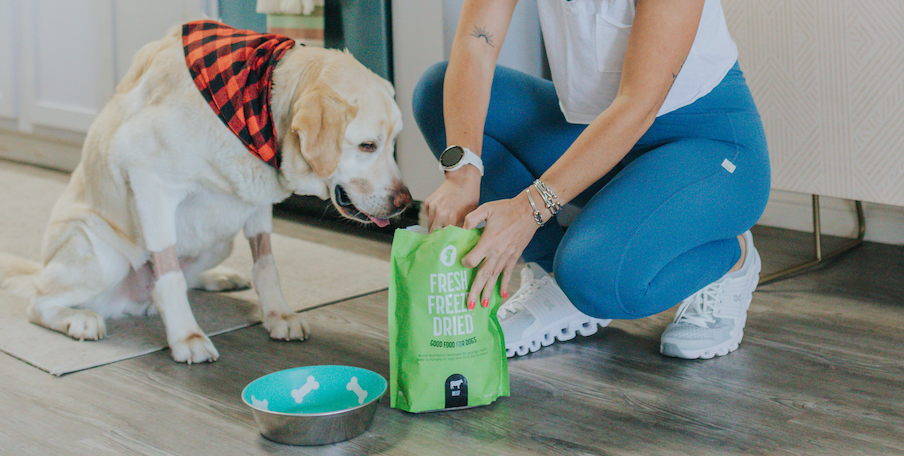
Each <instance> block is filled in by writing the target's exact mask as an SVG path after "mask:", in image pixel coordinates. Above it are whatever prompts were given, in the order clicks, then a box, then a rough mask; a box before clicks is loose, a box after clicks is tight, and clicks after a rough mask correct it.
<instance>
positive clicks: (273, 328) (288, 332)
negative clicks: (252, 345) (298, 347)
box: [264, 313, 311, 340]
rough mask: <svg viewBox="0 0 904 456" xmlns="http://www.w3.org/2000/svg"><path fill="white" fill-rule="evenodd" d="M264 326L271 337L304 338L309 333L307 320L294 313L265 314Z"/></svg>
mask: <svg viewBox="0 0 904 456" xmlns="http://www.w3.org/2000/svg"><path fill="white" fill-rule="evenodd" d="M264 328H266V329H267V331H270V338H271V339H278V340H305V339H307V338H308V337H309V336H310V335H311V329H310V327H309V326H308V322H307V321H306V320H305V319H304V318H303V317H302V316H301V315H298V314H295V313H289V314H284V315H279V314H269V315H266V316H264Z"/></svg>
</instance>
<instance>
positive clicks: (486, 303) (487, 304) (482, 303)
mask: <svg viewBox="0 0 904 456" xmlns="http://www.w3.org/2000/svg"><path fill="white" fill-rule="evenodd" d="M480 305H482V306H484V307H487V306H489V305H490V300H489V299H484V300H483V302H481V303H480Z"/></svg>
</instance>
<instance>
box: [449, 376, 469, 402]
mask: <svg viewBox="0 0 904 456" xmlns="http://www.w3.org/2000/svg"><path fill="white" fill-rule="evenodd" d="M467 406H468V379H467V378H465V376H464V375H461V374H452V375H450V376H449V378H447V379H446V408H456V407H467Z"/></svg>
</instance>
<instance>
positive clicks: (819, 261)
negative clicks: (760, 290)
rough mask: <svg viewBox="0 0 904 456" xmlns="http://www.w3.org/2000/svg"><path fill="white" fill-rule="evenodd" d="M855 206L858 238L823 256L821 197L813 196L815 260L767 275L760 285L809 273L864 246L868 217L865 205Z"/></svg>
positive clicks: (762, 278) (857, 204) (856, 204)
mask: <svg viewBox="0 0 904 456" xmlns="http://www.w3.org/2000/svg"><path fill="white" fill-rule="evenodd" d="M854 205H855V206H856V209H857V224H858V228H857V238H856V239H851V240H849V241H848V242H845V243H844V245H842V246H840V247H838V248H837V249H835V250H832V251H831V252H828V253H826V254H825V255H823V253H822V227H821V225H820V222H819V195H813V249H814V251H815V253H816V255H815V258H814V259H812V260H809V261H805V262H803V263H800V264H796V265H794V266H791V267H788V268H785V269H782V270H780V271H776V272H773V273H770V274H767V275H764V276H762V277H760V283H759V284H760V285H765V284H767V283H772V282H776V281H779V280H782V279H787V278H789V277H791V276H793V275H796V274H799V273H802V272H805V271H808V270H810V269H813V268H816V267H817V266H822V265H823V264H825V263H827V262H828V261H830V260H832V259H833V258H835V257H837V256H839V255H841V254H843V253H847V252H849V251H851V250H853V249H855V248H857V247H859V246H860V245H861V244H863V236H864V235H865V234H866V217H865V216H864V215H863V203H862V202H860V201H854Z"/></svg>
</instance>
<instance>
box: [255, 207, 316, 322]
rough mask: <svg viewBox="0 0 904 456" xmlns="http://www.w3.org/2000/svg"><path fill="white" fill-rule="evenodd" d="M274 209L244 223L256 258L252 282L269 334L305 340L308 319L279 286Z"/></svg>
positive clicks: (266, 209)
mask: <svg viewBox="0 0 904 456" xmlns="http://www.w3.org/2000/svg"><path fill="white" fill-rule="evenodd" d="M271 210H272V208H270V207H269V206H268V207H266V208H261V209H260V210H258V211H257V213H256V214H255V215H254V216H252V218H251V219H250V220H249V221H248V222H247V223H246V224H245V236H246V237H247V238H248V243H249V244H250V246H251V256H252V258H253V259H254V268H253V269H252V281H253V282H254V288H255V289H256V290H257V295H258V298H259V299H260V302H261V312H262V317H263V322H264V328H266V329H267V331H269V332H270V337H271V338H273V339H281V340H292V339H298V340H305V339H307V338H308V336H309V335H310V334H311V331H310V328H309V327H308V323H307V322H306V321H305V319H304V318H303V317H302V316H301V315H299V314H297V313H295V312H293V311H292V309H290V308H289V305H288V304H286V299H285V297H283V294H282V289H281V288H280V285H279V273H278V272H277V270H276V262H275V260H274V259H273V249H272V248H271V245H270V233H271V232H272V231H273V219H272V213H271Z"/></svg>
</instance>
